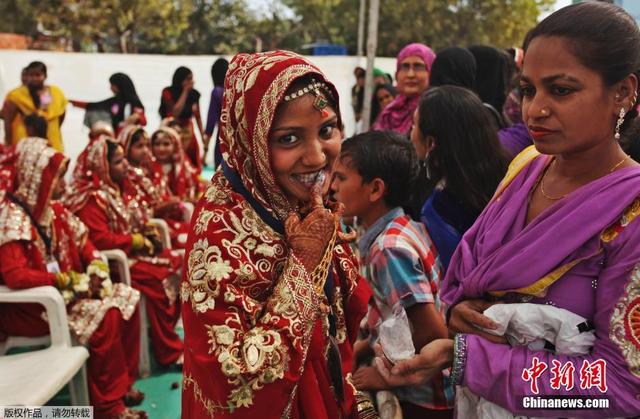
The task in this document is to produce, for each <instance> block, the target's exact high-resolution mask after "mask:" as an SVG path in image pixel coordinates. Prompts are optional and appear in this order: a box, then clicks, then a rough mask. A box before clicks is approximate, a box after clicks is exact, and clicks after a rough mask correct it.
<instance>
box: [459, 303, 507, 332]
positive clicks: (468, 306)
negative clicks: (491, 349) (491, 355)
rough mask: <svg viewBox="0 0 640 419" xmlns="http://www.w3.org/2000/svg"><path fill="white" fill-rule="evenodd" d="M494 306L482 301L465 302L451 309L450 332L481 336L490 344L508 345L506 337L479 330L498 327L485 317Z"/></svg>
mask: <svg viewBox="0 0 640 419" xmlns="http://www.w3.org/2000/svg"><path fill="white" fill-rule="evenodd" d="M494 304H500V303H491V302H489V301H486V300H482V299H475V300H465V301H462V302H460V303H458V304H456V305H455V306H453V307H451V309H450V310H451V317H450V318H449V323H448V326H449V331H451V332H452V333H453V334H455V333H470V334H474V335H478V336H481V337H483V338H485V339H487V340H488V341H490V342H494V343H506V342H507V341H506V339H505V337H504V336H496V335H493V334H491V333H487V332H485V331H483V330H480V329H479V328H483V329H491V330H494V329H496V328H497V327H498V325H497V324H496V323H495V322H494V321H493V320H491V319H490V318H489V317H487V316H485V315H484V314H482V313H484V311H485V310H486V309H488V308H489V307H491V306H492V305H494Z"/></svg>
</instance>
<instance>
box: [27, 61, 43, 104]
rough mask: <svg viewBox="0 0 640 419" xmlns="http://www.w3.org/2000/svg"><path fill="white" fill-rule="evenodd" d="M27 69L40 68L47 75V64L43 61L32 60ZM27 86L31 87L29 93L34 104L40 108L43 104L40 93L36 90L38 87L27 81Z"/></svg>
mask: <svg viewBox="0 0 640 419" xmlns="http://www.w3.org/2000/svg"><path fill="white" fill-rule="evenodd" d="M26 69H27V71H29V70H40V71H42V73H43V74H44V75H45V77H46V76H47V66H46V65H45V64H44V63H43V62H42V61H32V62H30V63H29V65H28V66H27V67H26ZM27 88H28V89H29V95H30V96H31V100H33V105H34V106H35V107H36V109H39V108H40V105H41V103H40V95H38V92H37V91H36V89H34V88H33V87H32V86H30V85H29V82H27Z"/></svg>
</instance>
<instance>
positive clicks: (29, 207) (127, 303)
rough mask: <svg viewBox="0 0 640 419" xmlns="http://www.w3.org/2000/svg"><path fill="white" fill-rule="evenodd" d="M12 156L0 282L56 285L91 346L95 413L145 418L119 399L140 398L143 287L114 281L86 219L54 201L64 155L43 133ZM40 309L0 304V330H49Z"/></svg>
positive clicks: (76, 330) (0, 226)
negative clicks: (13, 172) (137, 384)
mask: <svg viewBox="0 0 640 419" xmlns="http://www.w3.org/2000/svg"><path fill="white" fill-rule="evenodd" d="M17 154H18V157H17V162H16V167H15V170H16V173H17V180H16V185H15V189H14V190H12V191H9V192H8V193H7V194H6V196H5V198H4V200H2V201H0V260H2V264H0V283H5V284H6V285H7V286H9V287H10V288H31V287H37V286H44V285H52V286H55V287H57V288H58V289H59V290H60V292H61V293H62V295H63V297H64V300H65V302H66V303H67V311H68V316H69V327H70V329H71V332H72V333H73V335H74V336H75V338H76V339H77V340H78V342H80V343H81V344H83V345H87V346H88V348H89V351H90V355H91V356H90V357H89V361H88V378H89V395H90V397H91V404H92V405H93V406H94V409H95V411H94V413H95V414H96V417H97V418H124V417H127V418H143V417H146V414H145V413H144V412H141V411H132V410H130V409H126V408H125V400H124V399H125V398H126V397H127V396H129V398H137V399H138V401H141V400H142V397H143V395H142V394H141V393H140V392H138V391H137V390H133V389H132V388H131V386H132V385H133V382H134V381H135V378H136V373H137V368H138V357H137V356H135V355H136V354H138V353H139V346H138V345H139V342H140V318H139V317H138V315H137V311H136V306H137V303H138V300H139V299H140V293H139V292H138V291H136V290H134V289H132V288H130V287H128V286H126V285H124V284H119V283H118V284H115V285H112V284H111V281H110V279H109V270H108V268H107V266H106V265H105V264H104V263H103V262H102V260H101V259H100V255H99V254H98V252H97V251H96V250H95V247H94V246H93V244H92V243H91V241H89V240H88V237H87V228H86V227H85V225H84V224H82V222H81V221H80V220H79V219H77V218H76V217H75V216H73V215H72V214H71V213H70V212H69V211H68V210H67V209H66V208H65V207H64V206H63V205H62V204H61V203H60V202H58V201H51V199H56V198H58V197H59V195H60V194H61V193H62V191H64V187H65V184H64V172H65V170H66V168H67V164H68V159H67V158H66V157H65V156H64V155H62V154H61V153H58V152H56V151H55V150H54V149H52V148H50V147H48V146H47V143H46V140H43V139H40V138H27V139H25V140H23V141H22V142H20V144H19V145H18V147H17ZM42 314H43V308H42V306H40V305H37V304H4V305H0V335H3V334H8V335H17V336H41V335H46V334H48V333H49V325H48V324H47V322H46V321H44V320H43V319H42ZM132 354H133V355H134V356H132Z"/></svg>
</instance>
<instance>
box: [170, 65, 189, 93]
mask: <svg viewBox="0 0 640 419" xmlns="http://www.w3.org/2000/svg"><path fill="white" fill-rule="evenodd" d="M192 74H193V72H192V71H191V69H190V68H188V67H185V66H180V67H178V68H176V71H174V72H173V77H172V78H171V90H172V93H174V96H175V97H176V98H177V97H178V96H180V92H182V83H183V82H184V81H185V80H186V79H187V77H189V76H190V75H192Z"/></svg>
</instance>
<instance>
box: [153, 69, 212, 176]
mask: <svg viewBox="0 0 640 419" xmlns="http://www.w3.org/2000/svg"><path fill="white" fill-rule="evenodd" d="M193 85H194V80H193V72H192V71H191V70H189V69H188V68H187V67H178V69H177V70H176V71H175V73H173V80H172V82H171V86H169V87H165V88H164V89H163V90H162V97H161V98H160V109H159V111H160V116H161V117H162V118H163V119H164V118H168V117H170V116H172V117H174V118H175V120H176V121H177V122H178V123H179V124H180V126H181V128H182V130H181V131H182V147H183V149H184V151H185V153H187V157H188V158H189V160H191V164H193V167H195V168H196V170H197V171H198V173H200V172H201V171H202V161H201V159H200V144H199V143H198V139H197V138H196V134H195V131H194V129H193V119H194V118H195V120H196V124H197V125H198V131H199V133H200V137H201V138H202V139H203V141H204V143H205V144H208V142H209V140H208V139H207V135H206V134H205V132H204V130H203V129H202V118H201V117H200V104H199V100H200V92H198V91H197V90H196V89H194V88H193Z"/></svg>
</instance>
